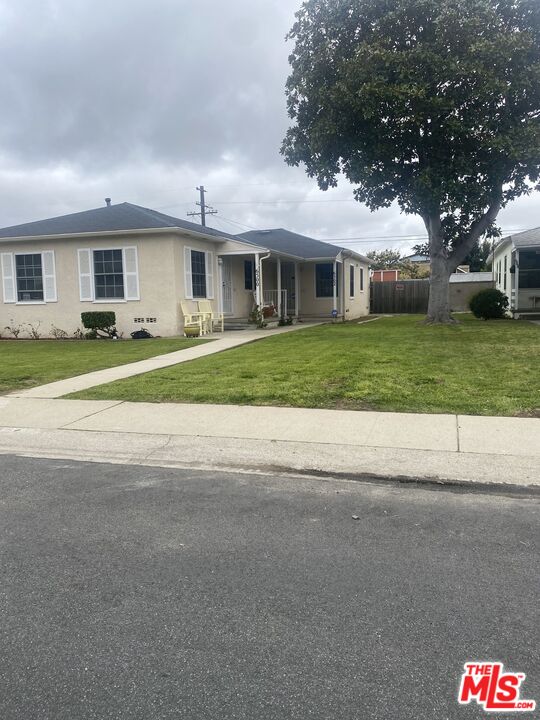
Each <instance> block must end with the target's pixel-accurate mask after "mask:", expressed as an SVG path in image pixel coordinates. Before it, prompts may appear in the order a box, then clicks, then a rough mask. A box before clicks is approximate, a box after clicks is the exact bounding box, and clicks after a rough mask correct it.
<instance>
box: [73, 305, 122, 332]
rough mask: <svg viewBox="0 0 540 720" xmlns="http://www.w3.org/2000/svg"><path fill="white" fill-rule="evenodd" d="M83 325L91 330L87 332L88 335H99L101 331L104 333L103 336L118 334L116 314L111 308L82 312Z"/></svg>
mask: <svg viewBox="0 0 540 720" xmlns="http://www.w3.org/2000/svg"><path fill="white" fill-rule="evenodd" d="M81 320H82V324H83V326H84V327H85V328H86V329H87V330H90V333H86V337H94V338H95V337H99V333H100V332H101V333H104V335H101V337H112V336H113V335H116V328H115V324H116V314H115V313H114V312H112V311H111V310H103V311H101V312H99V311H97V312H96V311H92V312H83V313H81Z"/></svg>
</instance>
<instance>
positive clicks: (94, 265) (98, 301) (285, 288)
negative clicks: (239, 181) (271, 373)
mask: <svg viewBox="0 0 540 720" xmlns="http://www.w3.org/2000/svg"><path fill="white" fill-rule="evenodd" d="M0 260H1V276H2V277H1V280H2V303H1V304H0V330H2V331H3V328H4V327H5V326H6V325H10V324H12V323H13V324H15V325H25V324H27V323H31V324H33V325H37V324H38V323H39V324H40V333H41V334H42V335H43V336H47V335H50V332H51V327H52V326H55V327H58V328H61V329H62V330H65V331H67V332H68V333H70V334H72V333H73V332H74V330H75V329H76V328H78V327H80V326H81V319H80V316H81V312H84V311H86V310H113V311H114V312H115V313H116V322H117V327H118V330H119V331H120V332H123V333H124V334H125V335H127V334H129V333H131V332H132V331H133V330H137V329H138V328H140V327H141V326H146V327H148V329H149V330H150V331H151V332H152V333H153V334H155V335H162V336H171V335H178V334H179V333H181V332H182V329H183V314H182V312H181V308H180V302H183V303H184V305H186V306H187V307H188V308H189V309H190V311H193V312H195V311H196V310H197V301H198V300H200V299H203V298H204V299H209V300H210V301H211V302H212V306H213V309H214V310H215V311H222V312H224V314H225V316H226V317H229V318H241V319H247V317H248V315H249V313H250V312H251V310H252V309H253V306H254V304H257V305H259V306H261V305H269V304H272V305H274V306H275V307H276V308H278V309H279V310H280V311H281V312H282V313H283V314H287V315H288V314H290V315H293V316H295V317H299V316H302V317H330V316H331V315H332V311H333V310H335V311H336V313H335V314H336V315H337V317H340V318H345V319H349V318H354V317H359V316H361V315H365V314H367V313H368V312H369V280H368V268H369V260H368V259H367V258H365V257H363V256H362V255H358V254H357V253H353V252H351V251H349V250H345V249H344V248H339V247H337V246H335V245H331V244H328V243H323V242H320V241H318V240H314V239H312V238H307V237H304V236H302V235H295V234H294V233H289V232H287V231H285V230H271V231H261V232H260V233H245V234H244V235H243V236H234V235H228V234H227V233H224V232H221V231H218V230H215V229H213V228H209V227H202V226H201V225H196V224H194V223H191V222H187V221H185V220H181V219H179V218H175V217H172V216H170V215H164V214H163V213H160V212H156V211H155V210H150V209H148V208H143V207H140V206H138V205H132V204H131V203H121V204H118V205H111V204H110V202H108V204H107V205H106V206H105V207H101V208H98V209H95V210H88V211H85V212H79V213H74V214H71V215H64V216H62V217H56V218H51V219H48V220H42V221H37V222H31V223H26V224H24V225H17V226H14V227H8V228H4V229H2V230H0Z"/></svg>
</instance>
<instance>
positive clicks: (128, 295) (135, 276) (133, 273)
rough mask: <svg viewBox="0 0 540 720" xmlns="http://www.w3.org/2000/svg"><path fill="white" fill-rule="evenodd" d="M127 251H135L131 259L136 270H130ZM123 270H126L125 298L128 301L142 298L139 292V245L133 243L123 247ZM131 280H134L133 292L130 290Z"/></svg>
mask: <svg viewBox="0 0 540 720" xmlns="http://www.w3.org/2000/svg"><path fill="white" fill-rule="evenodd" d="M126 253H133V255H132V258H131V261H130V262H133V264H134V267H135V270H129V271H128V258H127V256H126ZM122 270H123V271H124V300H126V301H127V302H130V301H136V300H140V299H141V296H140V292H139V257H138V253H137V247H136V246H135V245H131V246H128V247H125V248H122ZM130 281H132V282H133V288H132V292H130V290H129V286H130Z"/></svg>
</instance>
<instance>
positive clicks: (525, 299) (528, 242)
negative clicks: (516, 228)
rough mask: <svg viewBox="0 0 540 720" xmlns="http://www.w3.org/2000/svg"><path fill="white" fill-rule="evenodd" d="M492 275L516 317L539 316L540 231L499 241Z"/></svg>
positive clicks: (531, 231) (495, 250) (538, 229)
mask: <svg viewBox="0 0 540 720" xmlns="http://www.w3.org/2000/svg"><path fill="white" fill-rule="evenodd" d="M493 274H494V278H495V287H496V288H497V289H498V290H501V292H503V293H504V294H505V295H506V296H507V297H508V300H509V312H510V313H511V314H512V315H513V317H515V318H519V317H522V316H525V317H526V316H528V315H540V228H535V229H534V230H526V231H525V232H521V233H516V235H509V236H508V237H505V238H503V239H502V240H500V241H499V242H498V243H497V245H496V246H495V248H494V251H493Z"/></svg>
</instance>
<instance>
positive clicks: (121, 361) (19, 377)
mask: <svg viewBox="0 0 540 720" xmlns="http://www.w3.org/2000/svg"><path fill="white" fill-rule="evenodd" d="M200 342H207V341H204V340H187V339H186V338H180V337H177V338H150V339H147V340H119V341H114V340H1V341H0V394H1V393H6V392H10V391H13V390H20V389H23V388H30V387H35V386H36V385H43V384H45V383H49V382H53V381H55V380H63V379H64V378H69V377H73V376H75V375H82V374H84V373H87V372H92V371H93V370H103V369H104V368H109V367H114V366H116V365H125V364H126V363H130V362H136V361H137V360H146V359H147V358H149V357H153V356H154V355H163V354H165V353H170V352H174V351H176V350H183V349H185V348H188V347H193V346H194V345H196V344H197V343H200Z"/></svg>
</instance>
